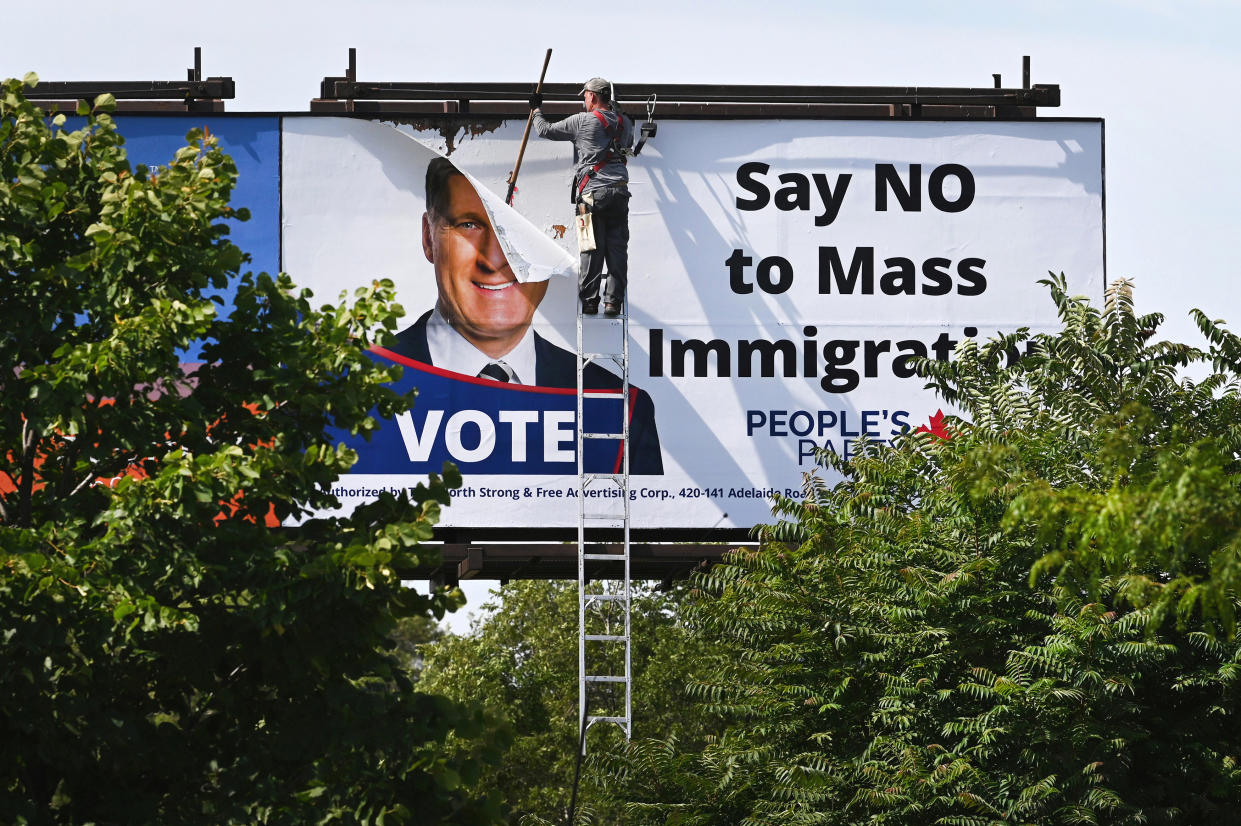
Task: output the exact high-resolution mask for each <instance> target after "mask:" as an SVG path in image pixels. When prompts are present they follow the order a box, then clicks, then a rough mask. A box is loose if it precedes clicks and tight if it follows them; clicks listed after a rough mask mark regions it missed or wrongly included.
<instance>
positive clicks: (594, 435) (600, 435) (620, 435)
mask: <svg viewBox="0 0 1241 826" xmlns="http://www.w3.org/2000/svg"><path fill="white" fill-rule="evenodd" d="M582 438H583V439H623V438H625V434H624V433H583V434H582Z"/></svg>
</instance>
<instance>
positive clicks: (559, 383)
mask: <svg viewBox="0 0 1241 826" xmlns="http://www.w3.org/2000/svg"><path fill="white" fill-rule="evenodd" d="M430 317H431V311H430V310H428V311H427V312H426V313H423V315H422V317H421V318H419V319H418V320H417V321H415V322H414V323H413V324H411V325H410V326H408V327H406V328H405V329H404V330H402V331H401V332H399V333H397V336H396V343H395V344H393V345H392V346H391V347H389V348H388V349H389V350H391V351H392V352H394V353H397V354H398V355H402V356H405V357H406V358H409V359H413V360H414V361H420V362H422V363H423V364H431V365H432V366H434V365H433V364H432V362H431V351H430V349H428V347H427V319H429V318H430ZM534 383H535V384H536V385H539V386H541V387H570V388H574V389H576V388H577V355H576V354H574V353H571V352H569V351H568V350H566V349H564V348H563V347H557V346H556V345H555V344H552V343H551V342H550V341H548V340H547V339H545V338H543V337H542V336H540V335H539V334H538V333H535V334H534ZM582 386H583V388H584V389H586V390H620V389H621V380H620V376H617V375H616V374H614V373H612V372H611V371H609V370H607V369H605V368H603V367H600V366H599V365H597V364H594V363H593V362H592V363H591V364H588V365H586V370H585V371H584V373H583V374H582ZM629 389H630V390H631V391H634V392H636V394H637V399H636V400H635V402H634V406H633V415H632V416H631V418H630V420H629V472H630V474H633V475H642V476H656V475H661V474H662V473H663V472H664V459H663V454H662V453H661V452H660V447H659V430H658V429H657V428H656V426H655V402H654V401H652V400H651V394H650V393H647V392H646V391H645V390H639V389H638V388H636V387H634V386H633V385H632V384H631V385H629Z"/></svg>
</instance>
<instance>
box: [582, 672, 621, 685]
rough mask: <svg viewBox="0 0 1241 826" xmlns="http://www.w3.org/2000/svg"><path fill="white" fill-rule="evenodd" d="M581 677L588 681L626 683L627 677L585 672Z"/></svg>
mask: <svg viewBox="0 0 1241 826" xmlns="http://www.w3.org/2000/svg"><path fill="white" fill-rule="evenodd" d="M583 679H585V680H586V682H588V683H627V682H629V678H628V677H611V676H606V677H605V676H603V675H594V674H587V675H586V676H585V677H584V678H583Z"/></svg>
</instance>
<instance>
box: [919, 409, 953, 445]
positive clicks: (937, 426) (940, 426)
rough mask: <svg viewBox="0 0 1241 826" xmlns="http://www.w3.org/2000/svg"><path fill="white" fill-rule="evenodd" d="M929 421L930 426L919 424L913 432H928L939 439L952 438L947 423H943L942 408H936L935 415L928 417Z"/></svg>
mask: <svg viewBox="0 0 1241 826" xmlns="http://www.w3.org/2000/svg"><path fill="white" fill-rule="evenodd" d="M930 423H931V426H930V427H927V426H926V425H920V426H919V427H918V429H917V430H915V431H914V433H930V434H931V435H932V436H935V437H937V438H940V439H951V438H952V431H950V430H949V429H948V427H947V425H946V424H944V411H943V410H936V411H935V415H934V416H932V417H931V419H930Z"/></svg>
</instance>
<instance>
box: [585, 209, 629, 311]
mask: <svg viewBox="0 0 1241 826" xmlns="http://www.w3.org/2000/svg"><path fill="white" fill-rule="evenodd" d="M586 194H587V195H589V196H590V200H591V201H593V203H588V204H587V205H586V206H587V209H589V210H590V221H591V224H593V225H594V228H595V248H594V249H593V250H592V251H590V252H584V253H582V264H581V270H580V272H581V279H580V281H579V283H578V290H579V294H580V295H581V297H582V298H583V299H589V298H597V297H599V281H600V278H601V276H602V275H603V265H604V263H606V264H607V267H608V276H607V278H606V279H604V280H603V300H604V302H613V303H616V304H619V303H621V302H622V301H623V300H624V298H625V284H626V283H627V281H628V280H629V279H628V276H629V189H628V188H627V187H624V186H605V187H599V188H598V189H592V190H590V191H589V192H587V193H586Z"/></svg>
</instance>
